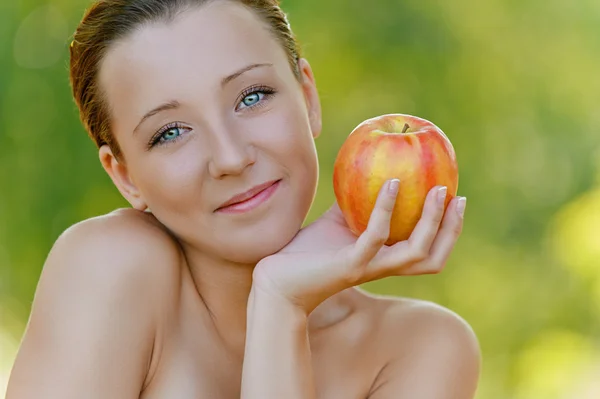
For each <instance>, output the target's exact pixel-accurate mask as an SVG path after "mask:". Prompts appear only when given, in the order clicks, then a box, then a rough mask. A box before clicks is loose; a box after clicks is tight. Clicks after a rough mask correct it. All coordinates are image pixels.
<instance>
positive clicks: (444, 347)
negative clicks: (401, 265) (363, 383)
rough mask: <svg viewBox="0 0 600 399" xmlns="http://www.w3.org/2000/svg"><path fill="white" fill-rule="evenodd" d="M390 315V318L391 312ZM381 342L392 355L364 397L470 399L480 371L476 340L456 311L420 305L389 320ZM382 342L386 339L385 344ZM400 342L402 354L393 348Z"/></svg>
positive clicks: (473, 393) (369, 398) (373, 398)
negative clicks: (389, 333) (384, 336)
mask: <svg viewBox="0 0 600 399" xmlns="http://www.w3.org/2000/svg"><path fill="white" fill-rule="evenodd" d="M390 318H392V319H394V316H391V317H390ZM392 323H395V324H396V326H390V327H389V328H388V329H389V331H392V332H394V334H392V335H391V336H390V337H389V338H388V339H387V340H384V343H383V345H386V346H388V347H389V350H388V352H389V353H393V354H394V355H393V357H392V359H391V360H390V361H389V362H388V363H387V364H386V366H385V367H384V368H383V369H382V370H381V372H380V373H379V376H378V378H377V380H376V381H375V382H374V384H373V387H372V389H371V392H370V394H369V396H368V399H393V398H420V399H472V398H473V397H474V396H475V391H476V389H477V382H478V379H479V372H480V357H481V356H480V351H479V344H478V342H477V338H476V336H475V334H474V333H473V331H472V329H471V328H470V327H469V325H468V324H467V323H466V322H465V321H463V320H462V319H461V318H460V317H459V316H457V315H456V314H454V313H452V312H450V311H448V310H446V309H444V308H441V307H438V306H434V305H426V306H423V307H421V306H419V307H416V308H414V309H412V310H411V311H410V312H408V315H404V316H402V317H396V318H395V320H392ZM386 341H387V342H386ZM397 343H399V344H400V347H401V348H404V349H403V351H402V352H400V351H399V350H395V349H396V347H397V346H398V345H397Z"/></svg>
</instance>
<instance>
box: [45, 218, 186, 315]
mask: <svg viewBox="0 0 600 399" xmlns="http://www.w3.org/2000/svg"><path fill="white" fill-rule="evenodd" d="M182 259H183V255H182V252H181V250H180V247H179V245H178V243H177V242H176V241H175V240H174V239H173V238H172V237H171V236H170V235H169V233H168V231H167V230H166V228H165V227H164V226H162V224H161V223H160V222H158V221H157V220H156V218H155V217H154V216H153V215H152V214H149V213H145V212H140V211H137V210H135V209H118V210H115V211H113V212H111V213H108V214H106V215H102V216H97V217H94V218H90V219H86V220H84V221H81V222H79V223H76V224H74V225H73V226H71V227H69V228H68V229H66V230H65V231H64V232H63V233H62V234H61V235H60V236H59V238H58V239H57V240H56V242H55V244H54V246H53V247H52V249H51V251H50V253H49V255H48V258H47V260H46V263H45V265H44V268H43V270H42V274H41V276H40V282H39V284H38V292H36V296H38V295H41V294H42V293H43V292H40V291H43V290H45V289H49V290H54V289H56V290H62V289H63V288H66V287H67V286H69V285H78V286H81V285H82V284H83V285H84V286H88V287H89V288H90V289H93V288H97V289H98V290H102V289H110V290H111V291H112V292H113V293H119V294H120V295H124V296H136V297H139V298H143V297H148V299H152V298H160V301H156V302H157V303H154V302H153V301H148V302H147V304H148V305H149V306H152V305H159V306H166V305H168V304H169V302H170V301H169V297H168V295H169V294H171V295H174V294H176V293H177V287H178V286H179V282H180V279H181V265H182ZM98 298H102V295H98ZM91 299H92V300H93V297H92V298H91ZM155 309H156V310H157V311H160V309H159V308H155Z"/></svg>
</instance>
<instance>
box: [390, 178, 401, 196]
mask: <svg viewBox="0 0 600 399" xmlns="http://www.w3.org/2000/svg"><path fill="white" fill-rule="evenodd" d="M399 186H400V180H398V179H392V180H390V185H389V187H388V190H389V192H390V194H392V195H396V194H398V187H399Z"/></svg>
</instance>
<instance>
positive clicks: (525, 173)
mask: <svg viewBox="0 0 600 399" xmlns="http://www.w3.org/2000/svg"><path fill="white" fill-rule="evenodd" d="M88 4H89V2H88V1H87V0H55V1H51V2H44V1H40V0H19V1H1V2H0V322H1V323H0V394H3V393H4V390H5V388H6V383H7V379H8V374H9V372H10V367H11V365H12V362H13V360H14V356H15V353H16V349H17V346H18V343H19V340H20V338H21V335H22V333H23V331H24V328H25V324H26V322H27V317H28V314H29V310H30V305H31V302H32V298H33V294H34V291H35V287H36V283H37V279H38V277H39V274H40V270H41V267H42V265H43V262H44V259H45V257H46V255H47V253H48V251H49V249H50V247H51V246H52V244H53V242H54V240H55V239H56V238H57V237H58V235H59V234H60V233H61V232H62V231H63V230H65V229H66V228H67V227H68V226H70V225H71V224H73V223H75V222H77V221H80V220H82V219H85V218H89V217H91V216H95V215H99V214H102V213H106V212H109V211H111V210H112V209H114V208H116V207H122V206H126V205H127V204H126V203H125V202H124V200H122V199H121V197H120V195H119V193H118V192H117V190H116V189H115V188H114V187H113V186H112V184H111V182H110V180H109V179H108V177H107V176H106V174H105V172H104V171H103V169H102V167H101V166H100V163H99V161H98V157H97V151H96V149H95V147H94V145H93V144H92V142H91V140H89V139H88V138H87V135H86V133H85V131H84V130H83V128H82V127H81V125H80V123H79V121H78V115H77V113H76V108H75V106H74V103H73V102H72V100H71V97H70V91H69V86H68V73H67V64H68V58H67V55H68V47H67V44H68V42H69V35H70V34H71V32H72V31H73V30H74V29H75V26H76V24H77V22H78V20H79V18H80V17H81V16H82V13H83V10H84V8H85V7H86V6H87V5H88ZM283 7H284V9H285V10H286V11H287V13H288V15H289V17H290V20H291V22H292V26H293V27H294V29H295V31H296V34H297V35H298V37H299V39H300V41H301V43H302V45H303V48H304V52H305V55H306V56H307V58H308V59H309V60H310V61H311V63H312V65H313V68H314V71H315V74H316V78H317V83H318V85H319V88H320V93H321V99H322V103H323V109H324V131H323V134H322V136H321V137H320V138H319V139H318V143H317V144H318V149H319V154H320V164H321V181H320V187H319V194H318V198H317V201H316V203H315V206H314V208H313V210H312V213H311V219H313V218H314V217H315V216H316V215H318V214H319V213H321V212H322V211H323V210H324V209H326V208H327V207H328V205H329V204H330V203H331V201H332V200H333V190H332V186H331V176H332V165H333V161H334V159H335V156H336V153H337V151H338V149H339V147H340V145H341V144H342V142H343V141H344V139H345V137H346V135H347V134H348V133H349V132H350V131H351V130H352V129H353V128H354V127H355V126H356V125H357V124H358V123H360V122H361V121H362V120H364V119H366V118H369V117H372V116H375V115H379V114H384V113H395V112H400V113H409V114H413V115H418V116H421V117H424V118H426V119H429V120H431V121H433V122H434V123H436V124H437V125H438V126H440V127H441V128H442V129H443V130H444V131H445V132H446V134H447V135H448V136H449V138H450V139H451V141H452V142H453V143H454V146H455V149H456V152H457V156H458V160H459V165H460V187H459V193H460V194H461V195H465V196H467V197H468V199H469V201H468V207H467V215H466V221H465V228H464V233H463V236H462V238H461V239H460V241H459V243H458V245H457V248H456V250H455V252H454V254H453V255H452V258H451V260H450V262H449V264H448V266H447V268H446V270H445V271H444V272H443V273H442V274H440V275H437V276H423V277H410V278H396V279H388V280H383V281H379V282H377V283H373V284H369V285H368V286H366V288H367V289H369V290H371V291H374V292H378V293H385V294H392V295H402V296H410V297H416V298H422V299H427V300H432V301H435V302H437V303H440V304H442V305H444V306H447V307H449V308H450V309H452V310H454V311H456V312H458V313H459V314H460V315H462V316H463V317H464V318H465V319H466V320H467V321H468V322H469V323H470V324H471V325H472V326H473V328H474V329H475V331H476V333H477V335H478V337H479V339H480V342H481V347H482V351H483V359H484V362H483V374H482V379H481V383H480V389H479V393H478V396H477V397H478V398H480V399H500V398H502V399H504V398H511V399H512V398H514V399H537V398H540V399H555V398H556V399H558V398H560V399H567V398H568V399H571V398H584V399H591V398H599V397H600V321H599V320H600V317H599V316H600V179H599V176H600V162H599V160H600V134H599V132H598V127H599V126H600V74H599V73H598V71H600V2H598V1H597V0H579V1H565V0H562V1H559V0H544V1H542V0H504V1H501V0H488V1H473V0H453V1H441V0H440V1H436V0H405V1H400V0H378V1H372V2H365V1H363V0H326V1H324V0H287V1H286V0H284V3H283ZM594 71H596V72H594ZM432 383H434V382H432Z"/></svg>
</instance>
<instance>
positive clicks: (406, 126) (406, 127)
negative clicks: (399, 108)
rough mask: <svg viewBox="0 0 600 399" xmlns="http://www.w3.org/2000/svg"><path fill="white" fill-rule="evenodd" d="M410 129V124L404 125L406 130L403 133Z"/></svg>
mask: <svg viewBox="0 0 600 399" xmlns="http://www.w3.org/2000/svg"><path fill="white" fill-rule="evenodd" d="M408 129H410V126H408V123H405V124H404V128H403V129H402V133H406V131H407V130H408Z"/></svg>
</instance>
